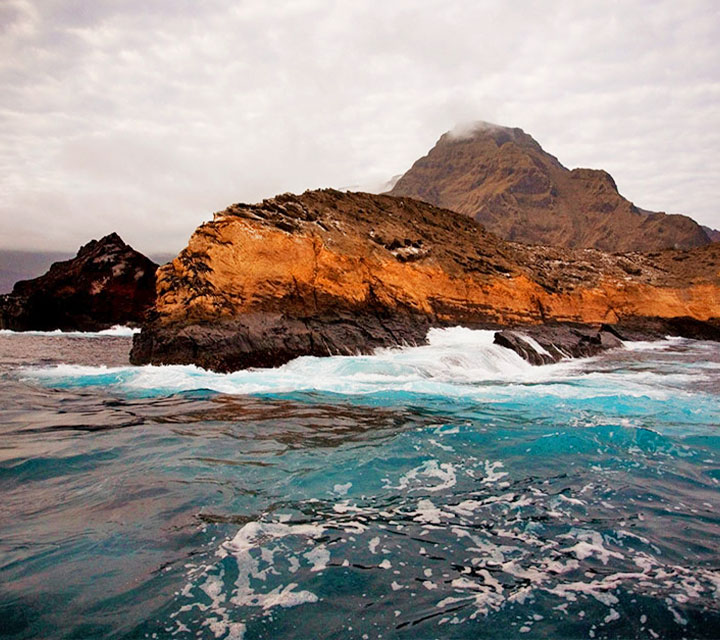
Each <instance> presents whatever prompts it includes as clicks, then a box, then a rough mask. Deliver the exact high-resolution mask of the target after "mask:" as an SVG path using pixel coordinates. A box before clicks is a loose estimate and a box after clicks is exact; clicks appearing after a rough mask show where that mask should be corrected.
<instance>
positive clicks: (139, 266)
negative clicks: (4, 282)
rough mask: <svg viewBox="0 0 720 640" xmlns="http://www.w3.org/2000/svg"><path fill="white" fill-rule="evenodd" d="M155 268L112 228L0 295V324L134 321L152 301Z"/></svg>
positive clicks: (24, 327) (41, 327) (90, 326)
mask: <svg viewBox="0 0 720 640" xmlns="http://www.w3.org/2000/svg"><path fill="white" fill-rule="evenodd" d="M156 270H157V265H156V264H155V263H154V262H152V261H151V260H150V259H148V258H146V257H145V256H144V255H142V254H141V253H138V252H137V251H135V250H134V249H133V248H132V247H130V246H128V245H127V244H125V243H124V242H123V241H122V240H121V238H120V236H118V235H117V234H116V233H112V234H110V235H108V236H105V237H104V238H102V239H101V240H92V241H90V242H89V243H88V244H86V245H85V246H83V247H81V248H80V250H79V251H78V254H77V256H76V257H75V258H73V259H72V260H65V261H63V262H56V263H54V264H53V265H52V266H51V267H50V269H49V270H48V272H47V273H45V274H44V275H42V276H40V277H38V278H34V279H32V280H23V281H21V282H18V283H16V284H15V287H14V288H13V291H12V293H9V294H6V295H4V296H0V328H2V329H12V330H14V331H30V330H36V331H52V330H55V329H61V330H63V331H73V330H76V331H99V330H102V329H107V328H109V327H112V326H113V325H116V324H123V325H138V324H139V323H141V322H142V321H143V320H144V319H145V314H146V313H147V311H148V309H149V308H150V307H151V306H152V305H153V304H154V302H155V271H156Z"/></svg>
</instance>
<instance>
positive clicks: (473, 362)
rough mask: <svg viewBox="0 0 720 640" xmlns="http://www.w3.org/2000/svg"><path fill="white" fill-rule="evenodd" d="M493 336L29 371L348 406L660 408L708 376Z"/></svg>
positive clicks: (81, 380) (145, 388)
mask: <svg viewBox="0 0 720 640" xmlns="http://www.w3.org/2000/svg"><path fill="white" fill-rule="evenodd" d="M493 338H494V332H493V331H477V330H471V329H466V328H462V327H456V328H452V329H432V330H431V331H430V332H429V334H428V344H427V345H424V346H420V347H403V348H394V349H380V350H378V351H376V352H375V353H374V354H373V355H367V356H332V357H326V358H317V357H311V356H308V357H301V358H297V359H296V360H293V361H291V362H289V363H287V364H286V365H283V366H281V367H277V368H274V369H248V370H242V371H237V372H234V373H227V374H223V373H215V372H212V371H207V370H204V369H201V368H199V367H196V366H193V365H168V366H153V365H147V366H142V367H134V366H125V367H103V366H100V367H90V366H82V365H64V364H63V365H55V366H50V367H28V368H25V369H23V370H22V372H21V375H22V376H23V378H24V379H26V380H29V381H36V382H39V383H41V384H43V385H48V386H53V387H60V388H82V387H100V388H104V387H112V388H116V389H117V390H118V391H120V392H123V393H127V394H129V395H140V396H143V395H145V396H147V395H168V394H174V393H181V392H189V391H198V390H207V391H211V392H216V393H223V394H232V395H249V394H258V395H266V394H271V395H282V394H288V393H312V392H319V393H329V394H340V395H346V396H354V397H362V396H371V397H375V398H377V397H379V396H380V397H385V398H387V400H388V401H389V402H396V401H397V400H398V398H399V396H402V397H405V398H410V397H412V396H434V397H451V398H465V399H475V400H482V401H484V402H506V401H508V400H522V398H533V399H534V398H536V397H538V395H542V396H545V397H547V398H555V399H568V400H573V399H574V400H581V399H593V398H607V399H608V401H612V400H613V399H615V398H619V397H647V398H650V399H653V400H654V401H656V402H662V401H666V400H667V399H668V398H670V397H676V396H678V394H679V395H682V394H687V391H685V390H684V389H683V387H687V386H688V385H690V383H692V381H693V380H695V379H697V377H698V376H699V375H704V370H703V369H702V368H699V369H698V368H694V369H688V370H687V372H679V371H677V370H673V371H671V372H664V371H661V370H660V371H658V370H648V369H642V368H641V369H638V370H622V371H602V370H599V371H595V370H593V360H592V359H590V360H570V359H569V360H564V361H562V362H560V363H557V364H552V365H544V366H532V365H530V364H529V363H527V362H526V361H525V360H523V359H522V358H521V357H520V356H519V355H517V354H516V353H515V352H513V351H511V350H510V349H506V348H504V347H501V346H499V345H496V344H494V343H493ZM678 344H680V342H679V341H678V340H677V339H671V340H667V341H663V342H660V343H648V344H640V343H630V346H631V347H632V349H633V351H632V353H640V352H643V351H649V352H652V353H656V352H661V351H662V350H664V349H671V348H673V347H675V346H677V345H678Z"/></svg>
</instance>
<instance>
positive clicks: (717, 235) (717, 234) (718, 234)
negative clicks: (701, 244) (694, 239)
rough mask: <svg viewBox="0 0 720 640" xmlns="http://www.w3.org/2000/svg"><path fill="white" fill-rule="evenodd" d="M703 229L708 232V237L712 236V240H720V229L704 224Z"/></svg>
mask: <svg viewBox="0 0 720 640" xmlns="http://www.w3.org/2000/svg"><path fill="white" fill-rule="evenodd" d="M702 230H703V231H704V232H705V233H706V234H707V237H708V238H710V242H720V231H718V230H717V229H713V228H711V227H706V226H705V225H703V227H702Z"/></svg>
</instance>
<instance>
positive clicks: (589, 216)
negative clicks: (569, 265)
mask: <svg viewBox="0 0 720 640" xmlns="http://www.w3.org/2000/svg"><path fill="white" fill-rule="evenodd" d="M389 194H390V195H394V196H410V197H413V198H418V199H420V200H425V201H426V202H429V203H431V204H434V205H435V206H438V207H443V208H446V209H452V210H453V211H457V212H459V213H464V214H466V215H469V216H471V217H473V218H474V219H475V220H477V221H478V222H481V223H482V224H484V225H485V226H486V227H487V229H488V230H489V231H492V232H493V233H496V234H497V235H499V236H500V237H502V238H505V239H506V240H512V241H517V242H524V243H528V244H545V245H554V246H562V247H569V248H595V249H602V250H605V251H654V250H658V249H665V248H685V249H686V248H691V247H696V246H702V245H705V244H707V243H708V242H709V239H708V236H707V234H706V233H705V232H704V231H703V230H702V229H701V228H700V226H699V225H698V224H697V223H696V222H695V221H694V220H692V219H690V218H688V217H686V216H680V215H672V216H668V215H665V214H662V213H653V212H649V211H643V210H641V209H639V208H638V207H636V206H635V205H634V204H633V203H632V202H629V201H628V200H627V199H625V198H624V197H623V196H622V195H620V193H619V192H618V190H617V186H616V184H615V181H614V180H613V178H612V176H610V174H609V173H607V172H606V171H602V170H596V169H574V170H572V171H570V170H569V169H567V168H566V167H564V166H563V165H562V164H561V163H560V161H559V160H558V159H557V158H556V157H555V156H553V155H551V154H550V153H548V152H547V151H545V150H544V149H543V148H542V147H541V146H540V144H539V143H538V142H537V141H536V140H535V139H534V138H533V137H532V136H531V135H530V134H528V133H526V132H525V131H523V130H522V129H520V128H518V127H505V126H501V125H497V124H493V123H489V122H475V123H471V124H467V125H462V126H459V127H455V129H453V130H452V131H448V132H447V133H445V134H443V135H442V136H441V137H440V139H439V140H438V142H437V144H436V145H435V146H434V147H433V148H432V149H431V150H430V151H429V152H428V154H427V155H426V156H424V157H423V158H420V159H419V160H418V161H417V162H415V164H414V165H413V166H412V167H411V169H410V170H409V171H408V172H407V173H405V174H404V175H403V176H402V177H401V178H400V180H398V182H397V183H396V185H395V186H394V187H393V189H392V190H391V191H390V192H389Z"/></svg>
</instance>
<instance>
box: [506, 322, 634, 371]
mask: <svg viewBox="0 0 720 640" xmlns="http://www.w3.org/2000/svg"><path fill="white" fill-rule="evenodd" d="M494 342H495V344H499V345H500V346H502V347H506V348H508V349H512V350H513V351H514V352H515V353H517V354H518V355H519V356H521V357H522V358H524V359H525V360H527V361H528V362H529V363H530V364H534V365H541V364H551V363H553V362H558V361H560V360H562V359H563V358H588V357H590V356H595V355H597V354H598V353H601V352H602V351H606V350H608V349H617V348H621V347H622V346H623V343H622V340H621V339H620V338H619V337H618V334H617V333H616V332H615V331H614V330H612V329H611V328H610V327H605V326H603V327H601V328H600V329H595V328H593V327H590V326H583V325H544V326H534V327H522V328H521V329H506V330H504V331H498V332H497V333H496V334H495V340H494Z"/></svg>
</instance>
